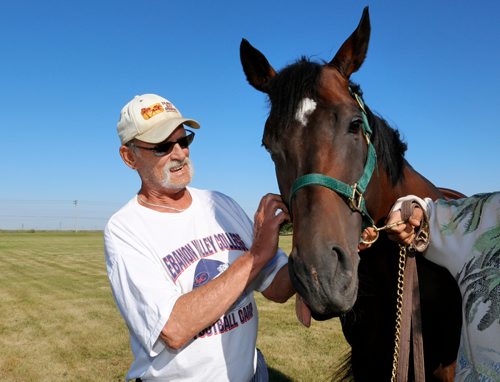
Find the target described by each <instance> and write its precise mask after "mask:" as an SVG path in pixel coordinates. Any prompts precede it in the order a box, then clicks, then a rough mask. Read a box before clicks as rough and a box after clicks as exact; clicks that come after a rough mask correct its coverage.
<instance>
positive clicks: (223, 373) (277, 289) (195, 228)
mask: <svg viewBox="0 0 500 382" xmlns="http://www.w3.org/2000/svg"><path fill="white" fill-rule="evenodd" d="M184 125H187V126H189V127H192V128H195V129H197V128H199V127H200V126H199V124H198V122H196V121H195V120H193V119H188V118H183V117H182V115H181V114H180V112H179V111H178V110H177V108H176V107H175V106H174V105H173V104H172V103H171V102H169V101H168V100H166V99H164V98H162V97H160V96H158V95H154V94H145V95H142V96H136V97H135V98H134V99H133V100H131V101H130V102H129V103H128V104H127V105H126V106H125V107H124V108H123V109H122V111H121V115H120V120H119V122H118V134H119V136H120V140H121V143H122V146H121V147H120V155H121V157H122V159H123V161H124V162H125V164H126V165H127V166H129V167H130V168H132V169H134V170H136V171H137V172H138V174H139V176H140V179H141V188H140V190H139V192H138V194H137V195H136V196H134V198H132V199H131V200H130V201H129V202H128V203H127V204H126V205H125V206H124V207H122V208H121V209H120V210H119V211H118V212H117V213H116V214H115V215H113V216H112V217H111V219H110V220H109V222H108V224H107V226H106V229H105V234H104V239H105V254H106V265H107V272H108V277H109V280H110V283H111V288H112V290H113V295H114V298H115V301H116V303H117V306H118V308H119V310H120V312H121V314H122V316H123V318H124V320H125V322H126V324H127V327H128V329H129V334H130V342H131V347H132V351H133V353H134V360H133V363H132V365H131V367H130V370H129V372H128V374H127V379H128V380H131V379H132V380H133V379H138V380H142V381H147V380H155V381H174V380H175V381H245V382H246V381H250V380H254V381H258V380H266V379H267V367H266V366H265V362H264V360H263V357H262V355H261V354H260V352H258V351H257V350H256V347H255V344H256V337H257V323H258V318H257V308H256V305H255V300H254V298H253V291H254V290H258V291H261V292H262V293H263V295H264V296H265V297H266V298H268V299H270V300H273V301H277V302H284V301H286V300H287V299H288V298H289V297H290V296H291V295H293V293H294V291H293V289H292V286H291V283H290V279H289V276H288V269H287V268H288V267H287V262H288V259H287V257H286V255H285V254H284V253H283V252H282V251H278V248H277V243H278V232H279V226H280V224H281V223H283V222H284V221H286V220H287V219H288V218H289V217H288V213H287V209H286V207H285V205H284V204H283V202H282V201H281V198H280V197H279V196H278V195H272V194H269V195H266V196H265V197H264V198H262V200H261V202H260V205H259V207H258V210H257V212H256V214H255V219H254V224H253V227H252V224H251V222H250V220H249V219H248V217H247V216H246V214H245V213H244V212H243V210H242V209H241V208H240V207H239V206H238V204H237V203H235V202H234V200H232V199H231V198H229V197H227V196H225V195H223V194H221V193H218V192H212V191H205V190H199V189H195V188H192V187H189V186H188V185H189V183H190V182H191V179H192V177H193V165H192V163H191V161H190V159H189V145H190V143H191V142H192V141H193V138H194V132H192V131H189V130H187V129H186V128H185V127H184Z"/></svg>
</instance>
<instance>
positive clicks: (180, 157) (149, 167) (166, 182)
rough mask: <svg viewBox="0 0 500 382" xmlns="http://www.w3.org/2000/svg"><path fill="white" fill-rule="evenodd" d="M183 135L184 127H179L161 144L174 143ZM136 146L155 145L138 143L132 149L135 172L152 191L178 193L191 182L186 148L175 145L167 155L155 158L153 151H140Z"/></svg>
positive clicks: (191, 175)
mask: <svg viewBox="0 0 500 382" xmlns="http://www.w3.org/2000/svg"><path fill="white" fill-rule="evenodd" d="M185 135H186V131H185V129H184V127H182V126H180V127H178V128H177V129H176V130H175V131H174V132H173V133H172V134H171V135H170V136H169V137H168V138H167V139H166V140H165V141H164V142H161V143H165V142H175V141H177V140H178V139H180V138H182V137H184V136H185ZM161 143H160V144H161ZM160 144H158V145H160ZM137 146H140V147H143V148H144V147H146V148H153V147H155V146H156V145H155V144H151V143H146V142H140V141H138V142H137V144H136V147H135V148H134V151H135V156H136V168H137V171H138V172H139V174H140V176H141V178H142V181H143V182H144V183H145V184H146V185H147V186H149V187H151V188H154V189H156V188H161V189H164V190H168V191H180V190H183V189H184V188H186V186H187V185H188V184H189V183H190V182H191V180H192V178H193V173H194V170H193V165H192V163H191V160H190V159H189V148H188V147H186V148H182V147H181V146H180V145H179V144H175V145H174V146H173V148H172V150H171V152H169V153H168V154H166V155H164V156H155V153H154V151H150V150H145V149H141V148H139V147H137Z"/></svg>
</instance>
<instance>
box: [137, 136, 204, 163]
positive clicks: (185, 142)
mask: <svg viewBox="0 0 500 382" xmlns="http://www.w3.org/2000/svg"><path fill="white" fill-rule="evenodd" d="M193 139H194V132H193V131H191V130H186V135H185V136H183V137H182V138H179V139H178V140H176V141H169V142H164V143H160V144H159V145H156V146H153V147H144V146H138V145H136V144H134V146H135V147H137V148H139V149H142V150H149V151H153V155H154V156H156V157H163V156H165V155H168V154H170V153H171V152H172V150H173V149H174V146H175V145H176V144H179V146H180V147H181V148H182V149H185V148H188V147H189V145H190V144H191V143H192V142H193Z"/></svg>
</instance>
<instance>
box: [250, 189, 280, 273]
mask: <svg viewBox="0 0 500 382" xmlns="http://www.w3.org/2000/svg"><path fill="white" fill-rule="evenodd" d="M289 220H290V216H289V214H288V209H287V208H286V205H285V203H283V200H282V199H281V196H280V195H276V194H267V195H265V196H264V197H263V198H262V199H261V201H260V204H259V207H258V208H257V212H255V217H254V225H253V226H254V238H253V244H252V248H250V252H251V253H252V255H253V256H254V257H255V259H256V260H257V261H258V263H259V264H260V265H262V266H264V265H265V264H267V262H268V261H269V260H271V259H272V258H273V257H274V255H275V254H276V251H277V250H278V238H279V230H280V226H281V224H283V223H284V222H286V221H289Z"/></svg>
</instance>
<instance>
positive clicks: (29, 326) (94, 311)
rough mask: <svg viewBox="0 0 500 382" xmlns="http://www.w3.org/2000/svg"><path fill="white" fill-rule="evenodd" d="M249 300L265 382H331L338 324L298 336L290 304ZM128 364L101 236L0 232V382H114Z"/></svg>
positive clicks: (341, 347) (341, 343)
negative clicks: (255, 315)
mask: <svg viewBox="0 0 500 382" xmlns="http://www.w3.org/2000/svg"><path fill="white" fill-rule="evenodd" d="M290 239H291V237H289V236H286V237H282V239H281V242H280V245H281V246H282V247H283V248H284V249H285V250H286V251H287V252H289V250H290ZM256 298H257V304H258V306H259V312H260V329H259V337H258V347H259V348H260V349H261V350H262V351H263V353H264V355H265V357H266V360H267V362H268V365H269V368H270V376H271V380H272V381H328V380H330V379H331V378H330V376H331V371H332V367H333V365H334V364H335V362H336V361H337V360H338V359H339V358H340V357H341V356H342V355H343V354H344V353H345V351H346V350H347V345H346V343H345V340H344V338H343V336H342V333H341V329H340V324H339V322H338V320H336V319H334V320H330V321H327V322H313V324H312V327H311V328H309V329H306V328H304V327H302V326H301V325H300V324H299V323H298V321H297V319H296V318H295V311H294V299H291V300H290V301H289V302H287V303H286V304H275V303H271V302H268V301H267V300H265V299H264V298H263V297H262V296H261V295H260V294H258V295H257V296H256ZM130 361H131V354H130V351H129V343H128V334H127V330H126V327H125V324H124V322H123V320H122V318H121V316H120V315H119V313H118V310H117V309H116V307H115V305H114V301H113V298H112V295H111V291H110V288H109V284H108V280H107V277H106V269H105V264H104V255H103V240H102V233H101V232H78V233H73V232H34V233H29V232H0V380H1V381H20V382H21V381H22V382H26V381H123V380H124V377H125V374H126V372H127V370H128V367H129V364H130Z"/></svg>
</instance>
